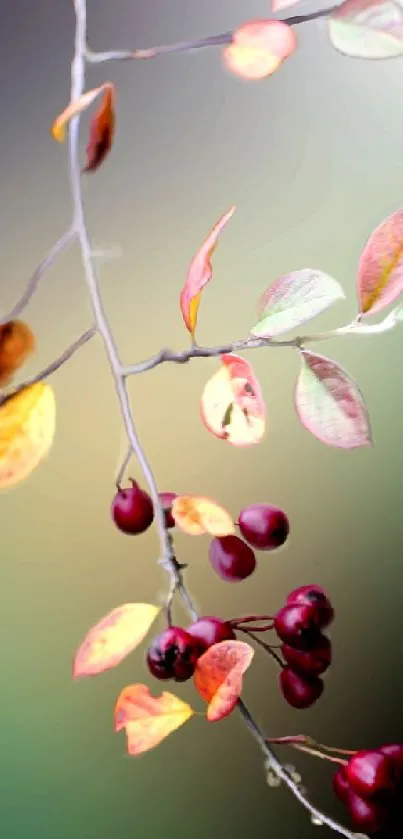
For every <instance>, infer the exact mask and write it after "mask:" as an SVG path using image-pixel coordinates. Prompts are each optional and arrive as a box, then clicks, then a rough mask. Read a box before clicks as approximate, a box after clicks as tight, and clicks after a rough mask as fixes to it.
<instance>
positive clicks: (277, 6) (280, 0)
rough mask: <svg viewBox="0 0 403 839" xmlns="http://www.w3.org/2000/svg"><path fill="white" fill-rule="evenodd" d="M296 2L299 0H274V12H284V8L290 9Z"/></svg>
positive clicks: (272, 8)
mask: <svg viewBox="0 0 403 839" xmlns="http://www.w3.org/2000/svg"><path fill="white" fill-rule="evenodd" d="M296 3H299V0H272V2H271V10H272V12H274V14H277V12H282V11H283V10H284V9H289V8H290V6H295V5H296Z"/></svg>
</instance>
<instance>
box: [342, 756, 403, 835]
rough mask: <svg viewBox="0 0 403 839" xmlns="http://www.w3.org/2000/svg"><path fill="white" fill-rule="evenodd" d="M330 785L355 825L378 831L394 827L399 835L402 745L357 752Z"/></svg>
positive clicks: (402, 804)
mask: <svg viewBox="0 0 403 839" xmlns="http://www.w3.org/2000/svg"><path fill="white" fill-rule="evenodd" d="M333 788H334V791H335V793H336V795H337V797H338V798H339V799H340V801H342V802H343V803H344V804H345V805H346V806H347V809H348V812H349V815H350V819H351V823H352V825H353V827H354V828H356V829H357V830H362V831H365V832H366V833H378V831H380V830H383V829H384V828H386V827H388V828H389V827H393V826H396V827H397V833H396V835H401V819H402V818H403V744H401V743H400V744H397V743H392V744H390V745H388V746H381V747H380V748H379V749H373V750H365V751H359V752H356V753H355V754H354V755H353V756H352V757H351V758H350V760H349V761H348V763H347V765H346V766H341V767H340V769H338V771H337V772H336V774H335V775H334V777H333ZM399 825H400V830H399Z"/></svg>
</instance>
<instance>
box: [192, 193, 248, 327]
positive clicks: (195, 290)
mask: <svg viewBox="0 0 403 839" xmlns="http://www.w3.org/2000/svg"><path fill="white" fill-rule="evenodd" d="M234 212H235V207H230V209H229V210H228V211H227V212H226V213H224V215H222V216H221V218H220V219H219V220H218V222H217V224H215V225H214V227H213V229H212V230H211V231H210V233H209V234H208V236H207V238H206V239H205V240H204V242H203V244H202V246H201V248H200V249H199V250H198V252H197V254H196V256H194V257H193V259H192V261H191V263H190V266H189V269H188V273H187V277H186V283H185V285H184V287H183V289H182V291H181V294H180V308H181V312H182V316H183V320H184V321H185V324H186V327H187V329H188V330H189V332H190V334H191V335H192V337H194V334H195V330H196V325H197V314H198V310H199V305H200V297H201V292H202V290H203V288H204V286H205V285H207V283H208V282H209V281H210V280H211V277H212V275H213V268H212V265H211V257H212V255H213V252H214V250H215V248H216V246H217V242H218V237H219V235H220V233H221V231H222V230H223V229H224V227H225V226H226V225H227V224H228V222H229V220H230V218H231V217H232V216H233V215H234Z"/></svg>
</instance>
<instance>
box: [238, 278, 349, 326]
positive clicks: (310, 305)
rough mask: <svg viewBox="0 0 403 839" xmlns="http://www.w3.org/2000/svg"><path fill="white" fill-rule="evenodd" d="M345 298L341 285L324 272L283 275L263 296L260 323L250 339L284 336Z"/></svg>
mask: <svg viewBox="0 0 403 839" xmlns="http://www.w3.org/2000/svg"><path fill="white" fill-rule="evenodd" d="M344 296H345V295H344V291H343V289H342V287H341V285H340V283H338V282H337V280H334V279H333V277H330V276H329V275H328V274H325V273H324V272H323V271H316V270H313V269H311V268H303V269H302V270H300V271H292V272H291V273H290V274H283V276H281V277H279V279H278V280H275V282H274V283H272V284H271V286H269V288H268V289H267V291H265V293H264V294H263V295H262V298H261V300H260V304H259V309H260V320H259V322H258V323H257V324H256V326H254V327H253V328H252V329H251V335H255V336H256V337H259V338H271V337H274V336H275V335H282V334H283V333H284V332H288V331H289V330H290V329H294V328H295V327H296V326H301V324H303V323H306V322H307V321H309V320H311V319H312V318H314V317H316V315H319V314H320V313H321V312H324V311H325V309H327V308H329V306H331V305H332V303H335V302H336V301H337V300H343V299H344Z"/></svg>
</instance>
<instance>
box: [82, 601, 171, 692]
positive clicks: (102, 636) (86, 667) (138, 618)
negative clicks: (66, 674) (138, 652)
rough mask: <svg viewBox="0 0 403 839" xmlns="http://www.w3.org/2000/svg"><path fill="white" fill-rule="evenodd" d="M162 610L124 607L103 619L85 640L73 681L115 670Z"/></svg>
mask: <svg viewBox="0 0 403 839" xmlns="http://www.w3.org/2000/svg"><path fill="white" fill-rule="evenodd" d="M160 611H161V609H160V608H159V607H158V606H153V605H152V604H151V603H124V604H123V606H118V607H117V608H116V609H113V610H112V612H109V613H108V614H107V615H105V617H104V618H102V620H100V621H99V623H97V624H96V625H95V626H93V627H92V629H90V631H89V632H88V633H87V635H86V636H85V638H84V640H83V642H82V644H81V645H80V647H79V649H78V651H77V653H76V655H75V657H74V664H73V678H74V679H78V678H79V677H80V676H97V675H98V674H99V673H103V672H105V670H110V669H111V668H112V667H117V665H118V664H120V662H121V661H123V659H124V658H126V656H128V655H129V653H131V652H133V650H135V649H136V647H138V646H139V644H141V642H142V641H143V639H144V638H145V636H146V635H147V633H148V631H149V629H150V627H151V625H152V624H153V623H154V621H155V618H156V617H157V615H158V614H159V612H160Z"/></svg>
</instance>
